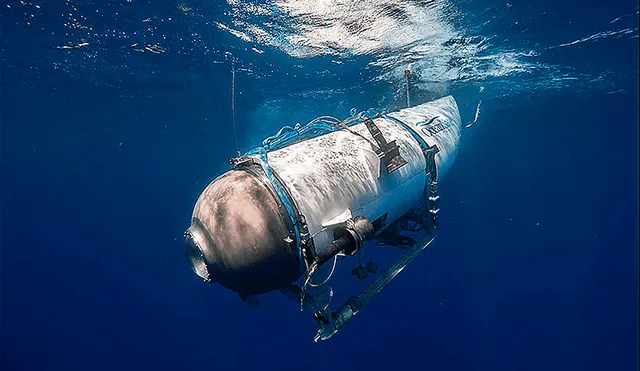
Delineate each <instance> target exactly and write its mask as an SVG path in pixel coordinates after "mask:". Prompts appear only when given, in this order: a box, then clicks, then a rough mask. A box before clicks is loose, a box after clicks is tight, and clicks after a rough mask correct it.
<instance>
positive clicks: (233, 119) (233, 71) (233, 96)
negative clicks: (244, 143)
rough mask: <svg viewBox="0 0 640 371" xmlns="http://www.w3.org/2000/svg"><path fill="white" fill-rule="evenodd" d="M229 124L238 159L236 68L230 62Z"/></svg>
mask: <svg viewBox="0 0 640 371" xmlns="http://www.w3.org/2000/svg"><path fill="white" fill-rule="evenodd" d="M231 124H232V125H233V136H234V138H235V139H236V150H237V151H238V157H240V155H241V153H240V144H239V143H238V130H237V129H236V68H235V66H234V64H233V61H232V62H231Z"/></svg>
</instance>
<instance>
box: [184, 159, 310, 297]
mask: <svg viewBox="0 0 640 371" xmlns="http://www.w3.org/2000/svg"><path fill="white" fill-rule="evenodd" d="M191 220H192V221H191V226H190V227H189V229H188V230H187V231H186V232H185V243H186V257H187V260H188V261H189V264H190V265H191V268H192V269H193V271H194V272H195V273H196V274H197V275H198V276H199V277H201V278H202V279H204V280H205V281H207V282H218V283H220V284H221V285H222V286H224V287H227V288H229V289H231V290H233V291H237V292H239V293H240V294H243V295H249V294H261V293H265V292H269V291H273V290H275V289H278V288H281V287H284V286H286V285H288V284H289V283H291V282H293V281H294V280H296V279H297V278H298V277H299V276H300V274H301V272H300V262H299V254H298V251H297V249H296V248H295V246H294V245H293V244H290V243H288V242H286V240H290V239H289V238H288V236H289V235H290V232H289V228H288V226H287V223H286V221H285V220H286V219H285V215H284V214H283V212H282V208H281V207H280V205H279V202H278V199H277V197H276V195H275V191H274V190H273V189H272V185H271V184H270V183H269V181H268V180H267V179H266V178H264V175H263V174H262V173H261V169H259V168H253V167H252V168H247V169H243V170H232V171H230V172H228V173H226V174H225V175H223V176H221V177H219V178H218V179H216V180H214V181H213V182H211V183H210V184H209V185H208V186H207V188H206V189H205V190H204V191H203V192H202V194H201V195H200V198H199V199H198V201H197V202H196V206H195V208H194V211H193V215H192V219H191Z"/></svg>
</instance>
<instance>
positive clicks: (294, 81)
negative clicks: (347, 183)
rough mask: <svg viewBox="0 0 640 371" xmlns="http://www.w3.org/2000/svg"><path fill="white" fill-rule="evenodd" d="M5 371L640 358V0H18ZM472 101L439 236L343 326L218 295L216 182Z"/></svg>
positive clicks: (10, 72)
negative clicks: (387, 120)
mask: <svg viewBox="0 0 640 371" xmlns="http://www.w3.org/2000/svg"><path fill="white" fill-rule="evenodd" d="M0 22H1V26H2V29H1V34H0V40H1V42H2V44H1V45H0V53H1V57H2V67H1V76H0V77H1V95H0V101H1V107H0V109H1V111H0V115H1V116H0V117H1V125H2V130H1V132H0V135H1V145H2V147H1V150H2V152H1V155H2V157H1V159H0V160H1V169H2V172H1V174H0V179H1V186H2V193H1V195H0V202H1V204H0V206H1V214H0V217H1V223H2V224H1V232H2V234H1V243H2V244H1V248H2V250H1V252H2V253H1V255H0V258H1V260H0V263H1V276H0V277H1V281H0V285H1V293H2V296H1V302H0V310H1V311H0V315H1V321H0V341H1V348H0V369H2V370H3V371H4V370H56V371H57V370H83V371H84V370H151V369H153V370H283V371H285V370H286V371H288V370H300V369H303V370H307V371H312V370H350V371H356V370H386V369H392V370H414V369H429V370H491V371H496V370H505V371H506V370H509V371H511V370H563V371H566V370H612V371H613V370H620V371H627V370H629V371H631V370H635V369H637V367H638V353H637V346H638V341H637V340H638V320H637V314H638V278H637V277H638V247H637V246H638V245H637V244H638V3H637V2H633V1H629V0H624V1H622V0H619V1H612V2H603V1H587V2H584V1H564V2H558V1H537V2H524V1H518V0H515V1H511V0H509V1H495V0H490V1H484V2H482V1H477V0H476V1H471V0H459V1H456V0H448V1H439V0H432V1H429V0H422V1H421V0H394V1H382V0H372V1H352V0H342V1H341V0H299V1H296V0H272V1H264V0H261V1H257V0H256V1H245V0H227V1H203V0H194V1H189V0H185V1H178V2H175V1H162V2H161V1H156V2H151V1H144V0H117V1H116V0H105V1H95V0H94V1H72V0H66V1H65V0H57V1H45V0H31V1H26V0H25V1H18V0H6V1H5V2H3V3H2V4H1V5H0ZM405 68H410V69H411V72H412V73H411V78H410V87H411V100H412V103H414V104H418V103H423V102H426V101H428V100H431V99H434V98H438V97H441V96H444V95H447V94H452V95H454V97H456V99H457V100H458V103H459V105H460V109H461V113H462V117H463V120H464V121H465V122H468V121H471V120H472V119H473V115H474V112H475V108H476V105H477V103H478V102H479V101H480V100H481V101H482V102H483V103H482V109H481V113H480V115H479V120H478V122H477V124H476V125H477V126H474V127H475V131H474V135H473V136H472V138H471V139H470V140H469V141H468V142H467V143H465V145H464V147H462V149H461V151H460V153H459V155H458V158H457V159H456V162H455V164H454V166H453V168H452V170H451V172H450V174H449V176H448V177H447V178H446V179H444V180H443V181H442V182H441V183H440V192H441V203H440V208H441V227H440V233H439V236H438V238H437V239H436V241H435V243H434V244H433V246H432V247H431V248H430V249H429V250H427V251H425V252H423V253H422V254H421V255H420V256H419V257H418V259H416V261H414V262H413V263H412V264H411V265H410V266H409V267H407V268H406V269H405V270H404V271H403V272H402V273H401V274H400V275H399V276H398V277H397V278H396V279H395V280H394V281H393V282H392V283H391V284H390V285H389V286H388V287H387V288H386V289H385V290H384V291H382V292H381V293H380V294H379V295H378V296H377V297H376V299H375V300H374V301H373V302H372V303H371V304H370V305H368V306H367V307H365V308H364V309H363V311H362V312H361V313H359V314H358V316H357V317H356V318H354V319H353V320H352V321H351V322H350V323H349V324H348V325H347V326H346V327H345V328H344V329H343V330H342V331H341V332H339V333H338V335H336V336H335V337H334V338H332V339H330V340H329V341H327V342H322V343H318V344H316V343H314V342H313V335H314V333H315V330H316V324H315V322H314V321H313V320H312V319H311V318H310V315H309V313H306V312H304V313H300V311H299V310H298V308H297V307H296V305H295V304H294V303H292V302H290V301H288V300H287V299H286V298H284V297H283V296H281V295H279V294H277V293H274V294H269V295H265V296H264V297H261V305H260V307H259V308H258V309H256V310H250V309H249V308H248V307H247V305H246V304H245V303H244V302H242V301H241V300H239V298H238V296H237V294H234V293H232V292H230V291H228V290H226V289H224V288H222V287H220V286H217V285H213V286H209V285H206V284H203V283H202V282H201V281H200V280H199V279H198V278H197V277H196V276H195V275H194V274H193V273H192V272H191V270H190V268H189V267H188V265H187V263H186V261H185V258H184V243H183V240H182V233H183V231H184V230H185V229H186V228H187V227H188V226H189V220H190V216H191V211H192V208H193V206H194V203H195V201H196V199H197V197H198V195H199V194H200V192H201V191H202V190H203V189H204V187H205V186H206V184H208V182H210V181H211V180H212V179H214V178H215V177H216V176H217V175H219V174H221V173H222V172H224V171H226V169H228V164H227V160H228V158H229V157H231V156H234V155H235V153H236V150H237V148H236V144H235V143H236V142H235V138H234V134H233V127H232V110H231V71H232V70H235V71H236V81H235V91H236V101H235V112H233V114H234V117H235V122H236V125H237V131H238V137H237V140H238V144H239V147H240V149H241V150H242V151H244V150H248V149H250V148H251V147H253V146H256V145H258V144H259V143H260V141H261V140H262V139H263V138H265V137H266V136H269V135H272V134H273V133H275V132H276V131H277V130H278V129H279V128H280V127H281V126H283V125H292V124H295V123H297V122H301V123H304V122H307V121H308V120H310V119H312V118H314V117H316V116H318V115H321V114H329V115H334V116H337V117H341V118H342V117H346V116H348V115H349V111H350V110H351V109H352V108H356V109H357V110H366V109H368V108H374V109H377V110H386V111H392V110H394V109H398V108H402V107H404V105H405V104H406V100H405V99H406V97H405V81H404V78H403V71H404V69H405Z"/></svg>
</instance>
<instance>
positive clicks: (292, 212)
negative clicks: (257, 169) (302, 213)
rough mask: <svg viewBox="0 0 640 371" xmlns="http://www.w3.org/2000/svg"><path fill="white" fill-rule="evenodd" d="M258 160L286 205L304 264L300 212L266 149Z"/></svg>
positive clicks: (262, 150) (261, 150)
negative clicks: (268, 158)
mask: <svg viewBox="0 0 640 371" xmlns="http://www.w3.org/2000/svg"><path fill="white" fill-rule="evenodd" d="M257 155H258V159H259V160H260V166H262V169H263V170H264V173H265V175H266V176H267V178H268V179H269V181H270V182H271V184H272V185H273V188H274V189H275V191H276V194H277V195H278V198H279V199H280V202H282V205H284V208H285V210H286V211H287V215H288V216H289V220H290V221H291V225H292V226H293V234H294V237H295V242H296V247H297V249H298V257H299V258H300V263H301V264H302V263H303V262H302V249H301V248H300V246H301V244H300V242H301V240H300V227H299V226H298V212H297V209H296V207H295V206H294V204H293V200H292V199H291V197H290V196H289V193H288V192H287V191H286V190H285V189H284V185H283V184H282V183H281V182H280V179H279V178H278V176H277V175H276V174H275V173H274V172H273V170H272V169H271V166H270V165H269V161H268V160H267V151H266V150H265V149H264V148H260V150H259V151H258V153H257Z"/></svg>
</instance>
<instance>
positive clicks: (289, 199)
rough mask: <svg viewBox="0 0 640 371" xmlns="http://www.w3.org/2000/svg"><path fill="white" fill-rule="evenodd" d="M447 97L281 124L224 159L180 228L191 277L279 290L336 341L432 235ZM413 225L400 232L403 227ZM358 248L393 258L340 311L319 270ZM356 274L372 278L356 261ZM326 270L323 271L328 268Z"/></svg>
mask: <svg viewBox="0 0 640 371" xmlns="http://www.w3.org/2000/svg"><path fill="white" fill-rule="evenodd" d="M461 130H462V127H461V120H460V113H459V110H458V105H457V103H456V101H455V99H454V98H453V97H452V96H447V97H444V98H441V99H438V100H434V101H431V102H428V103H424V104H421V105H418V106H414V107H410V108H406V109H402V110H399V111H396V112H392V113H388V114H383V115H375V116H374V117H367V116H365V115H360V116H352V117H349V118H347V119H345V120H338V119H335V118H333V117H330V116H322V117H319V118H317V119H315V120H313V121H311V122H309V123H308V124H306V125H304V126H300V125H296V127H294V128H291V127H285V128H283V129H282V130H280V132H279V133H278V134H276V135H275V136H273V137H270V138H267V139H266V140H265V141H263V143H262V146H260V147H258V148H256V149H253V150H251V151H248V152H247V153H244V154H243V155H241V156H239V157H237V158H233V159H231V160H230V163H231V165H232V168H231V170H229V171H228V172H226V173H224V174H222V175H220V176H219V177H217V178H216V179H215V180H213V181H212V182H211V183H210V184H209V185H208V186H207V187H206V188H205V189H204V191H203V192H202V194H201V195H200V197H199V198H198V200H197V202H196V205H195V208H194V211H193V215H192V218H191V226H190V227H189V228H188V229H187V231H186V232H185V241H186V256H187V259H188V261H189V264H190V265H191V267H192V269H193V271H194V272H195V273H196V274H197V275H198V276H199V277H201V278H202V279H203V280H204V281H205V282H208V283H219V284H220V285H222V286H224V287H226V288H227V289H230V290H233V291H236V292H238V293H239V294H240V296H241V297H242V298H243V299H247V298H250V297H252V296H255V295H259V294H265V293H269V292H271V291H276V290H279V291H282V292H283V293H285V294H287V295H288V296H290V297H293V298H294V299H296V300H297V301H300V303H302V304H306V306H307V308H309V309H310V310H311V311H312V312H313V317H314V318H315V319H316V321H317V322H318V324H319V326H320V329H319V331H318V334H317V335H316V337H315V340H316V341H318V340H325V339H328V338H329V337H331V336H332V335H334V334H335V333H336V332H337V331H338V330H339V329H340V328H341V327H342V326H343V325H344V324H345V323H346V322H347V321H348V320H349V319H350V318H351V317H353V316H354V315H355V314H357V313H358V311H359V310H360V309H361V308H362V307H363V306H364V305H365V304H366V303H367V302H369V301H370V300H371V298H372V297H373V296H375V295H376V294H377V293H378V292H379V291H380V290H381V289H382V288H383V287H384V286H385V285H386V284H388V283H389V282H390V281H391V280H392V279H393V278H394V277H395V276H396V275H397V274H398V273H399V272H400V271H401V270H402V269H403V268H404V267H405V266H406V265H407V264H409V263H410V262H411V260H413V258H415V257H416V256H417V255H418V254H419V253H420V252H421V251H422V250H423V249H425V248H426V247H427V246H428V245H429V244H430V243H431V242H432V241H433V239H434V238H435V236H436V234H437V229H438V212H439V208H438V200H439V195H438V181H439V180H440V179H442V177H444V176H446V174H447V172H448V170H449V169H450V167H451V165H452V163H453V161H454V159H455V157H456V154H457V152H458V148H459V141H460V136H461ZM408 224H412V225H415V226H416V227H415V228H414V229H412V231H414V232H415V231H417V230H418V229H419V230H420V232H421V233H420V234H419V235H416V234H415V233H414V234H412V235H411V236H408V234H407V233H405V232H404V231H406V230H407V228H403V227H406V225H408ZM366 244H374V245H375V247H376V248H377V246H379V245H384V244H386V245H390V246H396V247H400V251H401V252H402V254H401V256H400V257H399V258H397V259H396V260H395V261H394V262H393V263H392V264H391V265H390V266H389V267H388V268H387V269H386V270H384V271H383V272H381V273H379V274H377V275H376V277H375V279H373V280H372V281H371V282H370V283H369V284H368V285H367V286H366V287H365V288H364V289H363V290H362V291H361V292H360V293H358V294H357V295H355V296H352V297H351V298H350V299H349V300H347V301H346V302H345V303H344V304H343V305H342V306H340V307H339V308H337V309H332V308H331V306H330V305H329V302H330V299H331V297H332V296H333V290H332V289H331V288H327V285H326V282H320V281H328V278H327V279H323V278H322V277H320V274H319V267H320V266H322V265H323V264H326V263H329V264H330V262H331V261H332V260H333V269H335V264H336V262H337V257H338V256H350V255H354V254H356V253H357V252H358V251H359V250H361V249H362V247H363V246H365V245H366ZM358 268H359V269H360V270H359V271H357V270H354V275H357V276H358V278H364V277H365V276H368V275H374V274H375V273H377V271H376V266H371V265H368V266H366V267H364V266H361V265H360V264H359V266H358ZM333 269H332V270H331V271H332V272H333Z"/></svg>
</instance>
